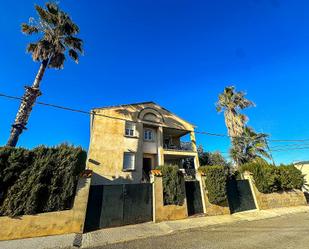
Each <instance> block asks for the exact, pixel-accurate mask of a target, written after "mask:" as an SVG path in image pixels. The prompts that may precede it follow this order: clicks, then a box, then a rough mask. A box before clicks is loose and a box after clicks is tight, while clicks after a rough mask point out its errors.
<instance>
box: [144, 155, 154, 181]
mask: <svg viewBox="0 0 309 249" xmlns="http://www.w3.org/2000/svg"><path fill="white" fill-rule="evenodd" d="M151 165H152V159H151V158H145V157H144V159H143V179H145V180H147V181H149V180H150V178H149V176H150V171H151V168H152V167H151Z"/></svg>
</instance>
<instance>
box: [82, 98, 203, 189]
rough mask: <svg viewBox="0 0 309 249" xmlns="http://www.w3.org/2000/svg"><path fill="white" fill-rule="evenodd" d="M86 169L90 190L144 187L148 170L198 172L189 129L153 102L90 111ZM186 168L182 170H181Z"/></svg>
mask: <svg viewBox="0 0 309 249" xmlns="http://www.w3.org/2000/svg"><path fill="white" fill-rule="evenodd" d="M92 113H93V115H92V118H91V135H90V146H89V154H88V168H90V169H92V170H93V173H94V175H93V179H92V184H93V185H100V184H124V183H143V182H149V180H150V179H149V175H150V171H151V170H152V169H155V168H156V167H157V166H159V165H164V164H173V165H178V166H179V168H185V169H184V171H185V170H190V168H191V170H193V172H194V169H197V168H198V167H199V161H198V154H197V150H196V142H195V134H194V125H192V124H190V123H189V122H187V121H185V120H183V119H181V118H180V117H178V116H177V115H175V114H173V113H172V112H170V111H168V110H166V109H165V108H163V107H161V106H159V105H158V104H156V103H154V102H143V103H136V104H129V105H119V106H112V107H105V108H95V109H93V110H92ZM186 165H187V166H186Z"/></svg>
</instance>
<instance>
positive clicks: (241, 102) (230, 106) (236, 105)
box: [216, 86, 254, 140]
mask: <svg viewBox="0 0 309 249" xmlns="http://www.w3.org/2000/svg"><path fill="white" fill-rule="evenodd" d="M245 95H246V94H245V93H244V92H237V91H236V90H235V87H234V86H229V87H226V88H225V89H224V91H223V93H221V94H220V95H219V100H218V102H217V103H216V109H217V112H222V111H223V112H224V118H225V125H226V127H227V130H228V134H229V136H230V137H231V138H232V140H233V137H237V136H241V134H242V133H243V129H244V126H245V124H246V122H247V117H246V116H245V115H243V114H241V113H240V111H241V110H243V109H245V108H248V107H251V106H254V103H253V102H252V101H250V100H248V99H246V98H245Z"/></svg>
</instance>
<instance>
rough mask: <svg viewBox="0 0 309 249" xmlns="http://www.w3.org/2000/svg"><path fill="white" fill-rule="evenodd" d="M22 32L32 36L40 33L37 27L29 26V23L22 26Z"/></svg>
mask: <svg viewBox="0 0 309 249" xmlns="http://www.w3.org/2000/svg"><path fill="white" fill-rule="evenodd" d="M21 32H23V33H24V34H26V35H31V34H35V33H38V32H39V29H38V28H37V27H36V26H33V25H28V24H27V23H22V24H21Z"/></svg>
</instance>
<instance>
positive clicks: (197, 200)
mask: <svg viewBox="0 0 309 249" xmlns="http://www.w3.org/2000/svg"><path fill="white" fill-rule="evenodd" d="M185 187H186V197H187V207H188V215H189V216H190V215H194V214H200V213H203V203H202V196H201V188H200V183H199V182H198V181H186V182H185Z"/></svg>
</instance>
